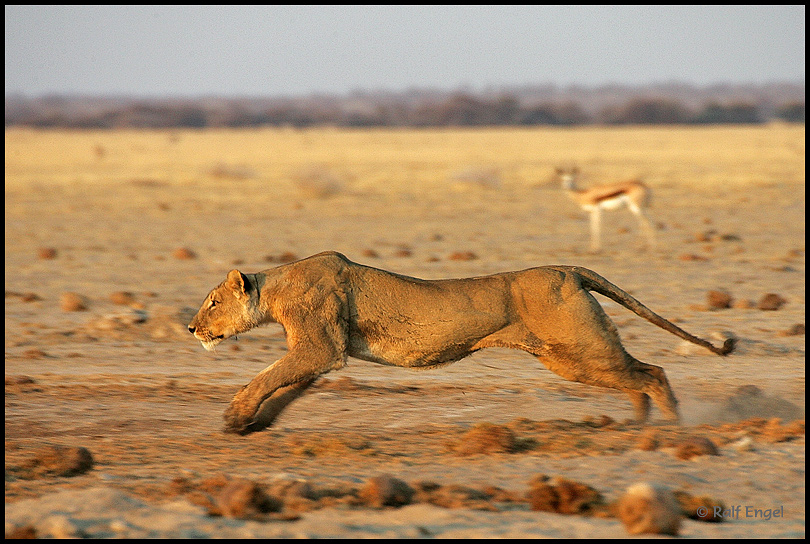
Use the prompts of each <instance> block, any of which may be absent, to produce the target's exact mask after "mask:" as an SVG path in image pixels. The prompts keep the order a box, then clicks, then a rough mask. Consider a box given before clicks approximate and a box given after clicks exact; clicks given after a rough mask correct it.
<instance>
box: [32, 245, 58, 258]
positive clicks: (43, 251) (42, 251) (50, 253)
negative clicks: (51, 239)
mask: <svg viewBox="0 0 810 544" xmlns="http://www.w3.org/2000/svg"><path fill="white" fill-rule="evenodd" d="M37 255H38V256H39V258H40V259H44V260H51V259H55V258H56V256H57V255H58V252H57V251H56V248H53V247H41V248H39V251H37Z"/></svg>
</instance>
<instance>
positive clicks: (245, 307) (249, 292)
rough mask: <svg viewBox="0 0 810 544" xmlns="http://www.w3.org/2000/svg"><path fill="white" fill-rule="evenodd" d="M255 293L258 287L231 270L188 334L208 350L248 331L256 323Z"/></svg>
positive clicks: (256, 304)
mask: <svg viewBox="0 0 810 544" xmlns="http://www.w3.org/2000/svg"><path fill="white" fill-rule="evenodd" d="M257 294H258V291H257V286H256V285H251V283H250V281H249V280H248V278H247V276H245V275H244V274H242V273H241V272H239V271H238V270H231V271H230V272H228V279H226V280H225V281H224V282H222V283H220V284H219V285H218V286H217V287H216V288H215V289H214V290H213V291H211V292H210V293H209V294H208V296H207V297H205V301H203V303H202V307H200V310H199V311H198V312H197V315H195V316H194V319H192V320H191V323H189V324H188V331H189V332H190V333H191V334H193V335H194V337H195V338H196V339H197V340H199V341H200V342H201V343H202V346H203V347H204V348H205V349H206V350H208V351H211V350H213V349H214V347H215V346H216V345H217V344H219V343H220V342H222V341H223V340H225V339H226V338H230V337H231V336H234V335H237V334H240V333H243V332H246V331H249V330H250V329H252V328H253V327H255V326H256V325H257V324H258V322H259V319H257V316H258V313H259V309H258V307H257V306H258V296H257Z"/></svg>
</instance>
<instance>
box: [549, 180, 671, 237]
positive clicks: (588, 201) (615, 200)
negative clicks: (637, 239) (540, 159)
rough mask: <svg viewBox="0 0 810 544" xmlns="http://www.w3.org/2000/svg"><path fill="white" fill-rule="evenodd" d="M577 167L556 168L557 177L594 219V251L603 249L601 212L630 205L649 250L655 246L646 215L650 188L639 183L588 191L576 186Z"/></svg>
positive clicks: (651, 229)
mask: <svg viewBox="0 0 810 544" xmlns="http://www.w3.org/2000/svg"><path fill="white" fill-rule="evenodd" d="M579 175H580V172H579V169H578V168H569V169H564V168H557V169H556V176H557V178H558V179H559V180H560V182H561V184H562V188H563V190H565V191H566V192H567V193H568V195H569V196H570V197H571V198H572V199H573V200H574V202H576V203H577V204H578V205H579V207H580V208H582V209H583V210H585V211H586V212H588V213H590V216H591V251H600V250H601V249H602V240H601V238H602V232H601V230H602V210H616V209H619V208H621V207H622V206H627V209H628V210H630V211H631V212H632V213H633V215H635V216H636V219H638V223H639V226H640V227H641V230H642V232H643V233H644V235H645V236H646V238H647V243H648V245H649V247H651V248H654V247H655V231H654V229H653V227H652V225H651V224H650V221H649V219H647V216H646V215H645V210H646V209H647V208H649V205H650V198H651V196H652V194H651V191H650V188H649V187H648V186H647V185H645V184H644V183H642V182H641V181H638V180H631V181H622V182H618V183H606V184H603V185H595V186H593V187H589V188H588V189H580V188H578V187H577V182H578V181H579Z"/></svg>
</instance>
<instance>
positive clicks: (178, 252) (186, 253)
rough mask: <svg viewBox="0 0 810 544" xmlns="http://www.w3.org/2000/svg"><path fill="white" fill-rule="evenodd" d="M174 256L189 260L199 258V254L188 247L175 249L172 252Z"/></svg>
mask: <svg viewBox="0 0 810 544" xmlns="http://www.w3.org/2000/svg"><path fill="white" fill-rule="evenodd" d="M172 256H173V257H174V258H175V259H179V260H181V261H187V260H191V259H196V258H197V254H196V253H194V252H193V251H191V250H190V249H188V248H186V247H179V248H177V249H175V250H174V251H173V252H172Z"/></svg>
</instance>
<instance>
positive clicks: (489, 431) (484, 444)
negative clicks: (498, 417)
mask: <svg viewBox="0 0 810 544" xmlns="http://www.w3.org/2000/svg"><path fill="white" fill-rule="evenodd" d="M515 446H516V439H515V434H514V433H513V432H512V430H511V429H509V428H508V427H504V426H503V425H494V424H492V423H479V424H478V425H476V426H475V427H473V428H472V429H470V430H469V431H468V432H467V433H466V434H465V435H464V436H463V437H462V438H461V440H460V441H459V443H458V444H457V445H456V446H455V452H456V453H457V454H458V455H474V454H476V453H511V452H513V451H515Z"/></svg>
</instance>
